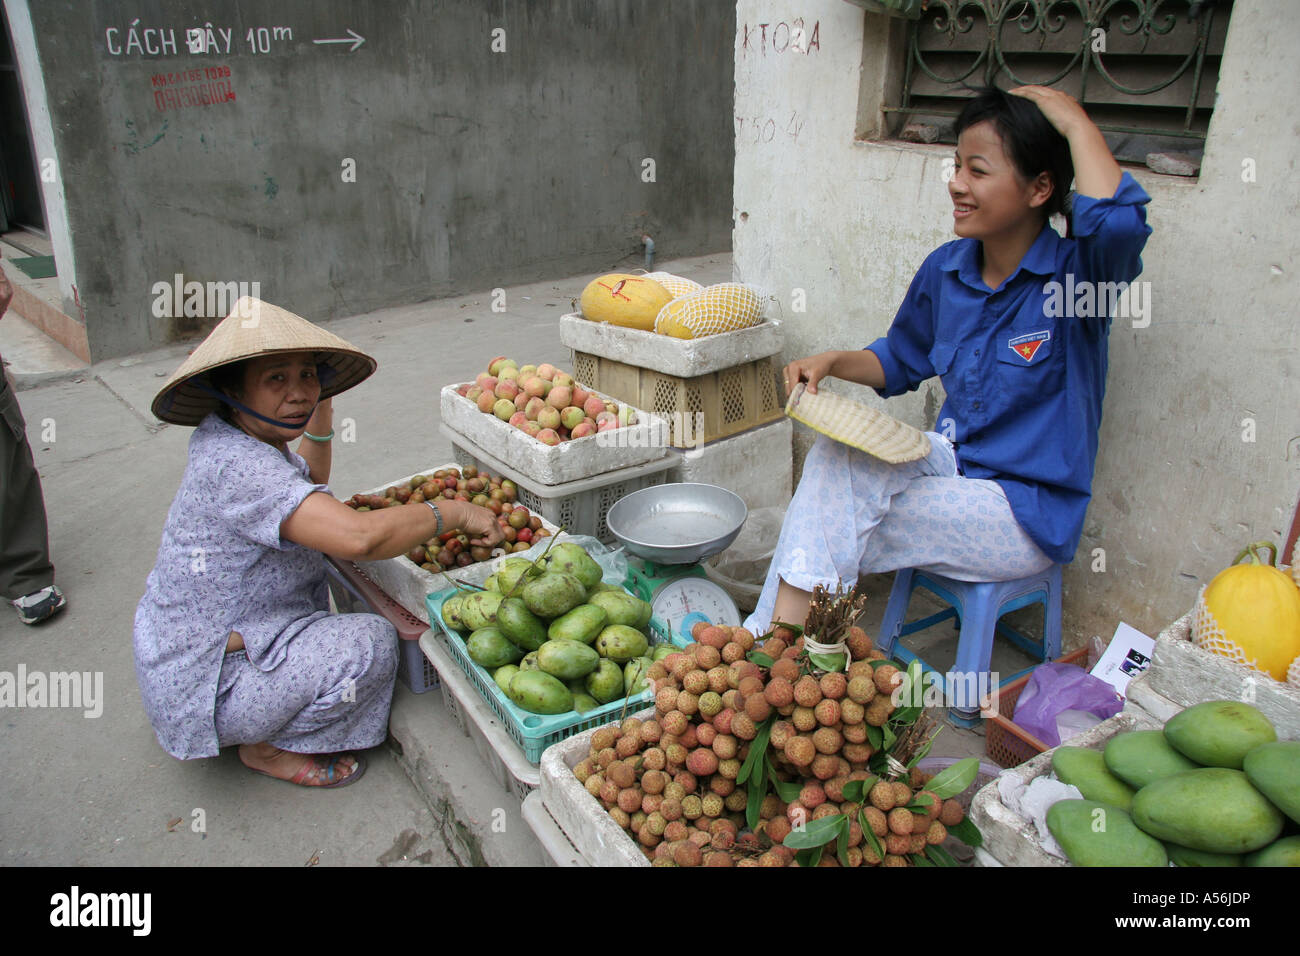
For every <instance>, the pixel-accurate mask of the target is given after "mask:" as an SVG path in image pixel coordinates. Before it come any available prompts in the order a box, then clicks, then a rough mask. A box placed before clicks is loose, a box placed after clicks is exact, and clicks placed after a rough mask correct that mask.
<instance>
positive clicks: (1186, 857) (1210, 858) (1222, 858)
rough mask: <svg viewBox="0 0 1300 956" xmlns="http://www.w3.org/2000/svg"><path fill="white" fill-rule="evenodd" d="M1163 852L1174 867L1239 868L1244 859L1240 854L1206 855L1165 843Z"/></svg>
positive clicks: (1202, 851) (1186, 847) (1203, 852)
mask: <svg viewBox="0 0 1300 956" xmlns="http://www.w3.org/2000/svg"><path fill="white" fill-rule="evenodd" d="M1165 852H1166V853H1168V854H1169V862H1170V863H1172V864H1173V865H1174V866H1241V862H1242V860H1243V859H1244V858H1243V857H1242V855H1241V854H1240V853H1207V852H1206V851H1204V850H1193V849H1192V848H1191V847H1189V846H1179V845H1178V844H1177V843H1166V844H1165Z"/></svg>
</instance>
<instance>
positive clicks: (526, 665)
mask: <svg viewBox="0 0 1300 956" xmlns="http://www.w3.org/2000/svg"><path fill="white" fill-rule="evenodd" d="M519 669H520V670H521V671H535V670H540V669H541V668H539V667H538V666H537V652H536V651H529V652H528V653H527V654H525V655H524V659H523V660H522V661H520V662H519Z"/></svg>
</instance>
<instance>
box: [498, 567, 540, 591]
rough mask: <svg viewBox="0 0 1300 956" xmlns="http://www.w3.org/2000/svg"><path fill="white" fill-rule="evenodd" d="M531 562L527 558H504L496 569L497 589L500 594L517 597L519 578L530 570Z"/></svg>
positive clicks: (520, 589) (519, 589) (520, 588)
mask: <svg viewBox="0 0 1300 956" xmlns="http://www.w3.org/2000/svg"><path fill="white" fill-rule="evenodd" d="M532 567H533V562H531V561H529V560H528V559H527V558H506V559H505V561H503V562H501V567H500V568H498V569H497V573H496V579H497V589H498V590H499V591H500V592H501V593H502V594H508V595H512V596H515V597H518V595H519V593H520V591H522V590H523V588H522V587H519V588H516V587H515V585H516V584H518V583H519V579H520V578H522V577H523V576H524V575H525V574H527V573H528V572H529V571H530V570H532Z"/></svg>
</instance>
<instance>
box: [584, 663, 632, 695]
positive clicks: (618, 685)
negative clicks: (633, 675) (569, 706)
mask: <svg viewBox="0 0 1300 956" xmlns="http://www.w3.org/2000/svg"><path fill="white" fill-rule="evenodd" d="M584 683H585V684H586V687H587V693H588V694H590V695H591V696H592V697H594V698H596V700H598V701H600V702H601V703H602V704H608V703H609V702H610V701H612V700H618V699H619V698H620V697H622V696H623V668H621V667H619V666H618V665H617V664H615V663H614V662H613V661H611V660H608V659H602V660H601V661H600V662H599V663H598V664H597V665H596V669H595V670H594V671H592V672H591V673H590V674H588V675H587V677H586V680H585V681H584Z"/></svg>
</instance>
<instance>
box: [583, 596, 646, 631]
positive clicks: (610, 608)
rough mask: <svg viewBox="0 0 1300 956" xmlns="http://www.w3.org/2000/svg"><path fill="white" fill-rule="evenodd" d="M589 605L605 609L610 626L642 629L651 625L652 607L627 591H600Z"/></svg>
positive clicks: (592, 597)
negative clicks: (620, 625) (619, 625)
mask: <svg viewBox="0 0 1300 956" xmlns="http://www.w3.org/2000/svg"><path fill="white" fill-rule="evenodd" d="M587 603H588V604H595V605H596V606H597V607H602V608H604V609H605V613H606V615H608V617H609V623H610V624H622V625H624V626H626V627H635V628H638V629H640V628H643V627H645V626H646V625H647V624H649V623H650V605H649V604H647V603H646V602H645V601H642V600H641V599H640V598H639V597H635V596H633V595H631V594H628V593H627V592H626V591H621V590H620V591H598V592H597V593H595V594H593V595H591V597H589V598H588V599H587Z"/></svg>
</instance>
